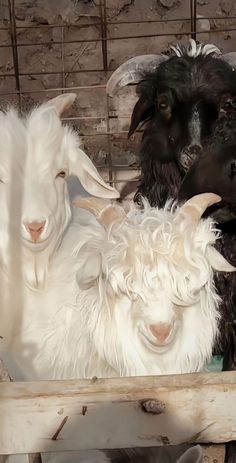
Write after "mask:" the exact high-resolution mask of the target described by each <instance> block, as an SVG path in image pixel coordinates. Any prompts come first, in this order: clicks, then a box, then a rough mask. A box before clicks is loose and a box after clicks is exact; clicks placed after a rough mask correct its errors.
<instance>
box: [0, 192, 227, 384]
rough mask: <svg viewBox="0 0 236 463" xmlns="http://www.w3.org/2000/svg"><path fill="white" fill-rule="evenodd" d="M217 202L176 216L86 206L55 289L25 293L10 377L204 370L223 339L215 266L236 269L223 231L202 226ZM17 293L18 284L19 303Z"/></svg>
mask: <svg viewBox="0 0 236 463" xmlns="http://www.w3.org/2000/svg"><path fill="white" fill-rule="evenodd" d="M217 201H219V197H218V196H216V195H213V194H209V193H208V194H204V195H199V196H197V197H194V198H192V199H191V200H189V201H188V202H187V203H185V205H184V206H182V208H177V209H176V211H175V212H174V211H173V210H172V211H168V210H167V208H165V209H163V210H158V209H156V208H151V207H150V206H149V205H148V204H146V205H145V208H144V210H139V209H136V208H135V207H133V209H131V210H130V211H129V213H128V215H127V216H126V215H125V213H124V210H123V208H121V207H120V206H118V205H111V204H110V203H109V202H108V203H109V204H108V206H106V207H105V208H104V200H98V199H94V198H92V199H80V200H77V206H80V208H78V209H77V217H75V220H74V221H73V222H72V223H73V226H71V227H69V229H68V232H67V233H66V235H65V237H64V239H63V241H62V244H61V247H60V250H59V251H58V252H57V253H56V254H55V255H54V259H53V261H52V265H51V271H50V274H49V281H48V287H47V288H46V289H45V290H44V291H41V292H39V291H38V292H35V291H34V290H33V289H32V288H30V287H27V286H26V285H23V286H22V294H21V298H22V301H23V302H22V304H23V316H22V319H21V325H20V326H19V323H18V321H17V313H18V312H17V311H18V309H17V305H16V307H15V306H14V307H13V308H12V310H13V312H14V316H13V315H12V313H9V314H8V316H7V315H5V320H6V319H7V318H8V321H9V323H10V324H8V323H5V332H1V333H0V334H1V335H2V336H3V338H4V340H7V338H8V336H9V335H8V329H9V326H13V325H14V329H13V332H12V343H11V345H10V347H9V346H8V348H7V352H8V354H10V356H11V361H13V359H14V362H15V365H14V366H12V365H11V367H12V369H10V373H11V374H12V375H13V376H14V377H15V378H16V377H17V378H18V379H31V380H32V379H64V378H67V379H69V378H88V377H92V376H98V377H112V376H132V375H148V374H149V375H152V374H173V373H187V372H193V371H199V370H201V369H202V368H203V365H204V363H205V361H206V360H207V359H208V358H209V357H210V356H211V353H212V345H213V341H214V339H215V336H216V334H217V322H218V317H219V314H218V297H217V295H216V292H215V289H214V284H213V269H215V270H218V271H234V270H235V269H234V267H232V266H231V265H230V264H228V262H226V260H225V259H224V258H223V257H222V256H221V255H220V254H219V253H218V252H217V251H216V250H215V249H214V247H213V245H214V243H215V241H216V238H217V233H216V232H215V230H214V224H212V222H211V221H210V219H207V220H202V221H200V217H201V214H202V213H203V211H204V210H205V209H206V207H207V206H209V204H212V203H214V202H217ZM81 207H82V208H84V209H86V208H87V209H89V210H90V211H93V212H95V215H96V216H97V218H96V217H95V216H94V215H92V214H91V212H89V211H86V210H83V209H82V208H81ZM14 291H15V287H14V284H13V283H12V289H11V291H10V293H11V295H12V298H13V300H14V301H16V297H14ZM17 302H18V301H17ZM1 328H3V326H1ZM4 340H3V341H2V343H3V344H4ZM6 362H7V364H8V365H10V363H11V362H10V361H9V358H8V359H6ZM16 367H17V368H18V371H17V368H16ZM13 369H14V371H13Z"/></svg>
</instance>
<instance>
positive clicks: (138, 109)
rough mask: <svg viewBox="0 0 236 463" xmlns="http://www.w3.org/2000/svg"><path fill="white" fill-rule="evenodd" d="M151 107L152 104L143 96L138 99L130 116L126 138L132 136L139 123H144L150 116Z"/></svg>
mask: <svg viewBox="0 0 236 463" xmlns="http://www.w3.org/2000/svg"><path fill="white" fill-rule="evenodd" d="M153 107H154V105H153V103H151V102H150V101H148V100H147V99H146V98H145V97H144V96H141V97H140V98H139V100H138V101H137V103H136V105H135V107H134V109H133V113H132V116H131V123H130V128H129V133H128V138H129V137H131V135H133V133H134V132H135V130H136V129H137V127H138V125H139V124H140V122H144V121H145V120H146V119H147V118H148V117H149V116H150V115H151V112H152V108H153Z"/></svg>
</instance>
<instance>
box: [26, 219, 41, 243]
mask: <svg viewBox="0 0 236 463" xmlns="http://www.w3.org/2000/svg"><path fill="white" fill-rule="evenodd" d="M45 224H46V220H43V221H41V222H36V221H35V222H26V223H24V226H25V228H26V230H27V232H28V233H29V234H30V236H31V238H32V240H33V241H35V242H36V241H38V239H39V237H40V235H41V234H42V232H43V229H44V227H45Z"/></svg>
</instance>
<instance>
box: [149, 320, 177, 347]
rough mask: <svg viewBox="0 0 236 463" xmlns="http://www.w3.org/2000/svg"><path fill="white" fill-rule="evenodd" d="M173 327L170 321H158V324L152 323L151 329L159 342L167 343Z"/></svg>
mask: <svg viewBox="0 0 236 463" xmlns="http://www.w3.org/2000/svg"><path fill="white" fill-rule="evenodd" d="M172 329H173V325H172V324H170V323H158V324H157V325H151V326H150V330H151V332H152V334H153V336H155V338H156V340H157V343H158V344H161V345H162V344H165V343H166V341H167V340H168V338H169V336H170V334H171V332H172Z"/></svg>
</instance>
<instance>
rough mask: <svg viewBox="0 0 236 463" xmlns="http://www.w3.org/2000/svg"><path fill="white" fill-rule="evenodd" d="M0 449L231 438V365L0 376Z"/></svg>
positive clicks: (234, 409) (235, 418)
mask: <svg viewBox="0 0 236 463" xmlns="http://www.w3.org/2000/svg"><path fill="white" fill-rule="evenodd" d="M0 429H1V433H0V453H1V454H7V453H14V454H17V453H33V452H43V451H44V452H48V451H53V452H55V451H67V450H80V449H81V450H83V449H92V448H95V449H105V448H122V447H123V448H127V447H143V446H156V445H166V444H173V445H175V444H179V443H182V442H203V443H204V442H219V443H222V442H226V441H229V440H233V439H236V372H224V373H206V374H191V375H177V376H165V377H164V376H163V377H141V378H119V379H108V380H91V381H90V380H84V381H51V382H47V381H46V382H44V381H42V382H37V383H1V384H0Z"/></svg>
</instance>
